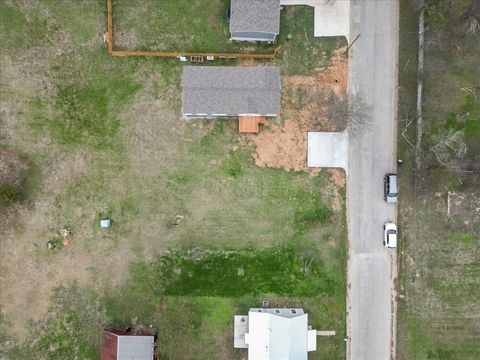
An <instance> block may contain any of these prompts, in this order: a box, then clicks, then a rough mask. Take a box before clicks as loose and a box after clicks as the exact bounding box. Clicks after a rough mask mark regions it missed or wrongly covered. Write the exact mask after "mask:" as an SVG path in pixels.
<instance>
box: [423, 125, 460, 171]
mask: <svg viewBox="0 0 480 360" xmlns="http://www.w3.org/2000/svg"><path fill="white" fill-rule="evenodd" d="M430 141H431V143H432V146H431V147H430V150H431V151H432V152H433V154H434V155H435V158H436V159H437V161H438V162H439V163H440V164H442V165H443V166H445V167H446V168H447V169H449V170H454V171H459V170H461V165H459V164H461V162H459V160H460V159H462V158H463V157H464V156H465V154H466V152H467V144H466V142H465V134H464V132H463V130H449V131H448V132H440V133H438V134H435V135H432V136H431V139H430Z"/></svg>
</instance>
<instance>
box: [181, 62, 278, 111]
mask: <svg viewBox="0 0 480 360" xmlns="http://www.w3.org/2000/svg"><path fill="white" fill-rule="evenodd" d="M279 107H280V71H279V69H278V67H233V66H184V67H183V74H182V113H183V114H184V115H185V114H209V115H210V114H226V115H238V114H260V115H267V114H271V115H275V114H278V109H279Z"/></svg>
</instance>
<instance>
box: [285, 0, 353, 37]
mask: <svg viewBox="0 0 480 360" xmlns="http://www.w3.org/2000/svg"><path fill="white" fill-rule="evenodd" d="M280 4H281V5H308V6H312V7H314V8H315V25H314V31H313V34H314V36H318V37H320V36H345V37H346V38H347V41H348V42H350V0H281V1H280Z"/></svg>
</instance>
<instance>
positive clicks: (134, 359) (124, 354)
mask: <svg viewBox="0 0 480 360" xmlns="http://www.w3.org/2000/svg"><path fill="white" fill-rule="evenodd" d="M154 341H155V339H154V337H153V336H151V335H137V334H132V333H129V332H125V331H116V330H111V331H105V332H104V333H103V337H102V343H101V346H100V360H155V357H154V348H153V344H154Z"/></svg>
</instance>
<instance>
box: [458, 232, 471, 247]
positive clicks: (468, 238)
mask: <svg viewBox="0 0 480 360" xmlns="http://www.w3.org/2000/svg"><path fill="white" fill-rule="evenodd" d="M455 240H457V241H461V242H462V243H464V244H470V243H472V242H473V241H474V240H475V235H474V234H473V233H466V234H457V235H455Z"/></svg>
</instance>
